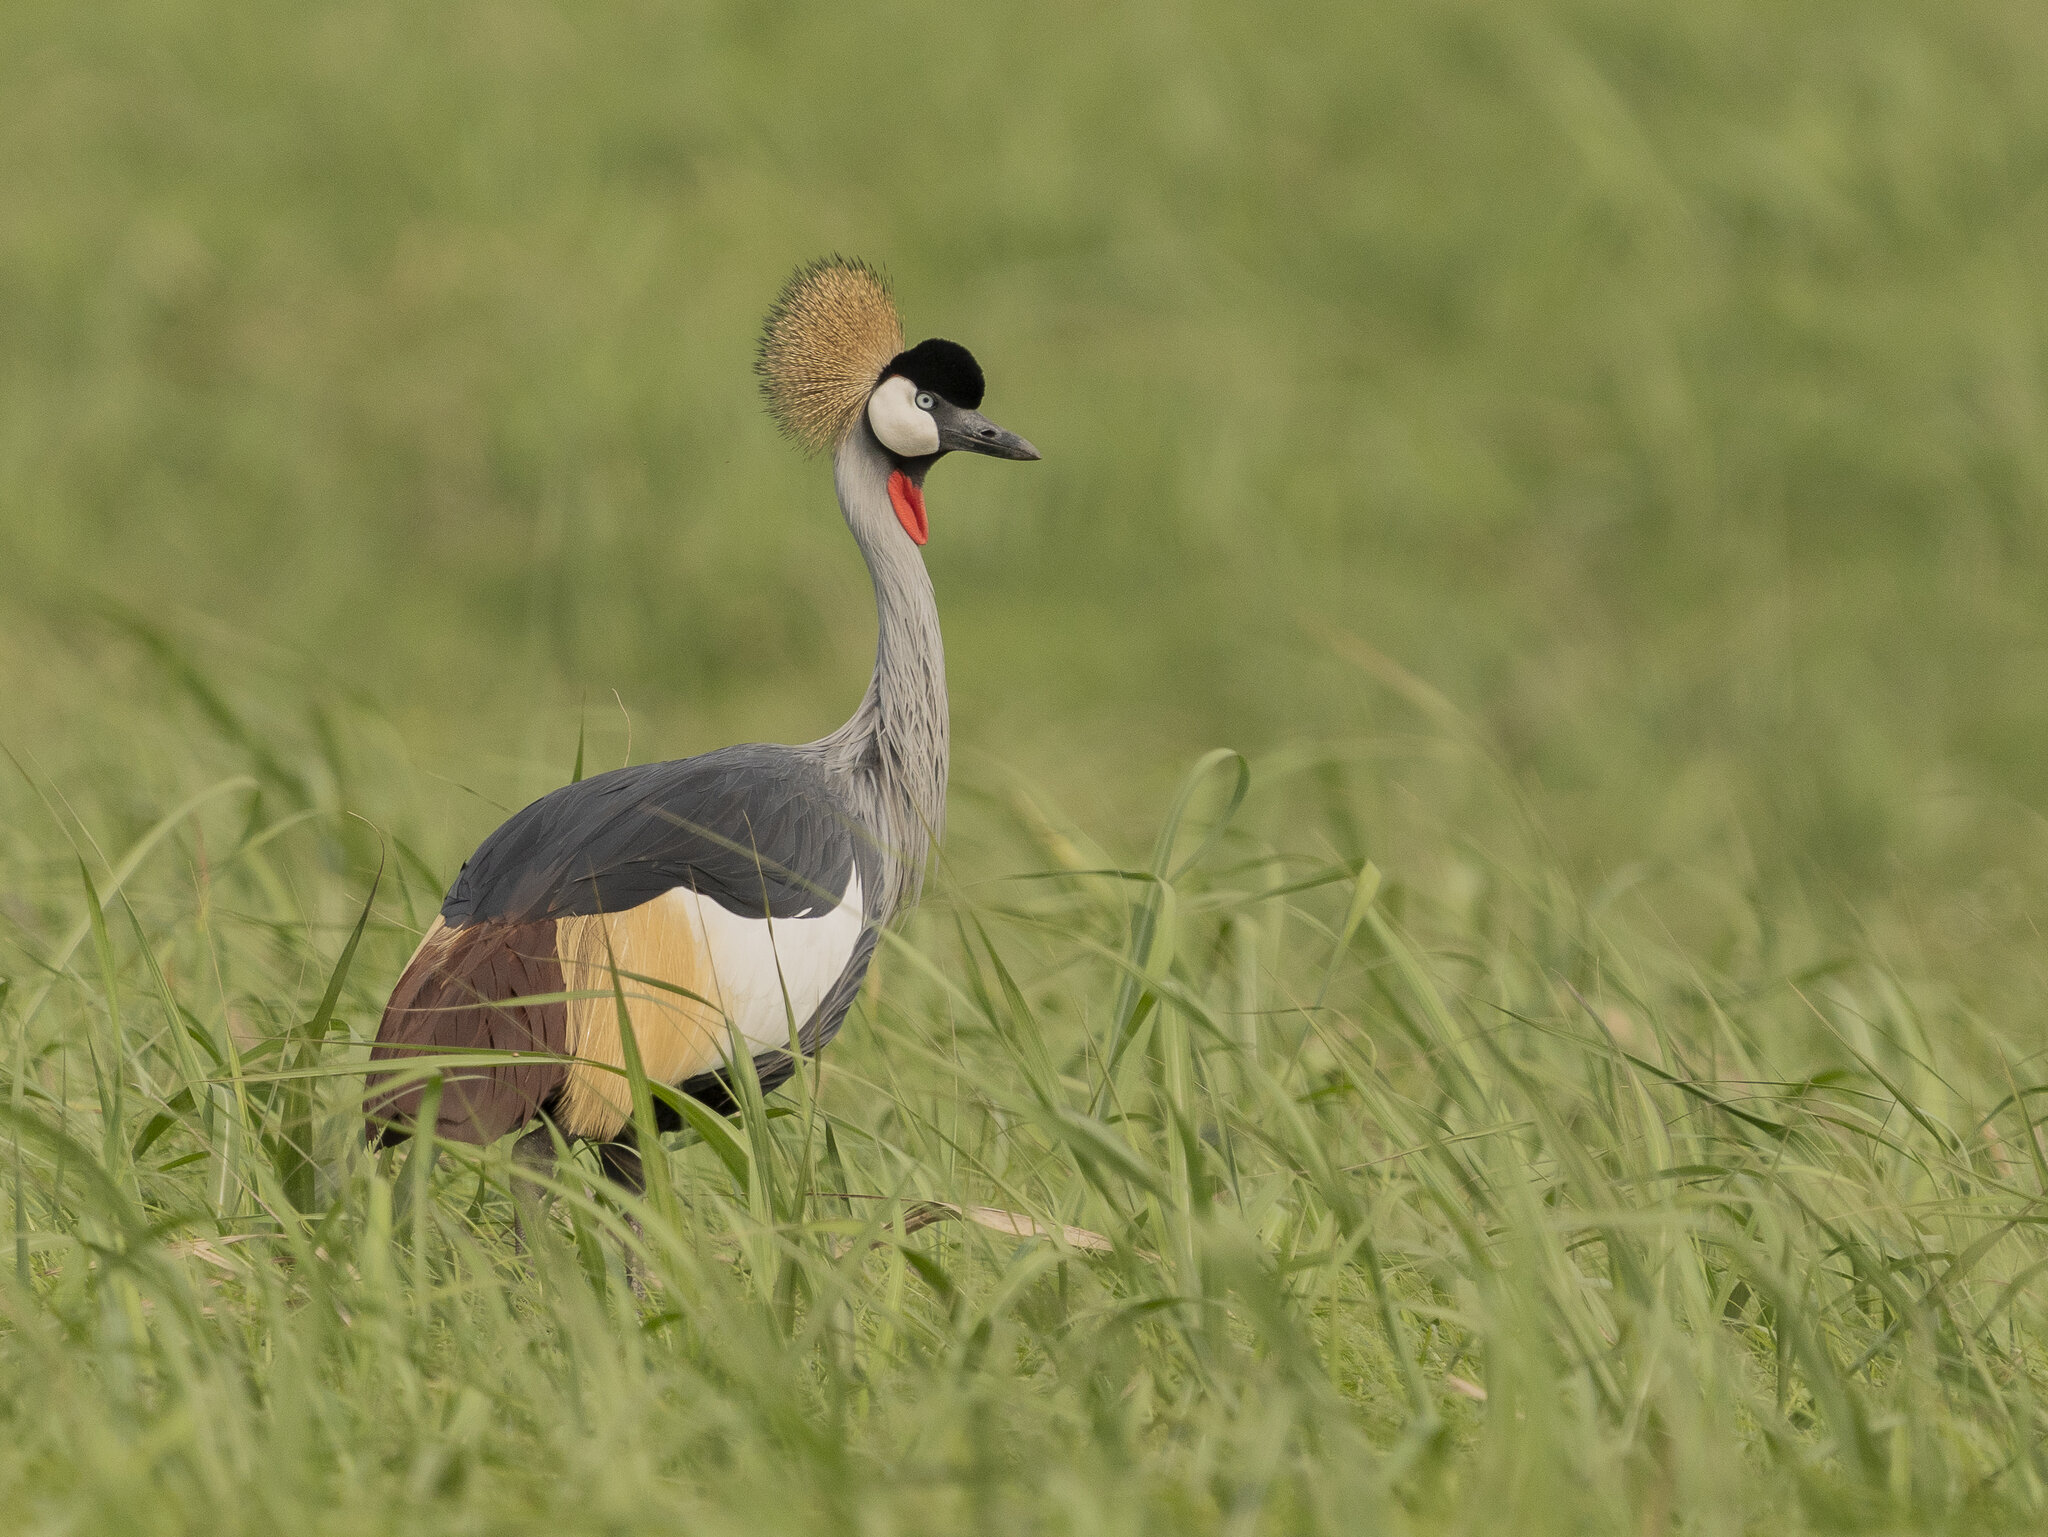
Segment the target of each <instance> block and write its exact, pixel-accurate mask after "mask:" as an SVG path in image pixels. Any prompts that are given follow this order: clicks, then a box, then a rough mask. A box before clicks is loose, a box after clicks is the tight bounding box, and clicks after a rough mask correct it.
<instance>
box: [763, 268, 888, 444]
mask: <svg viewBox="0 0 2048 1537" xmlns="http://www.w3.org/2000/svg"><path fill="white" fill-rule="evenodd" d="M902 350H903V322H902V321H901V320H899V319H898V318H897V316H896V302H895V300H893V299H892V298H890V296H889V285H888V284H887V282H885V281H884V280H883V278H882V275H881V274H880V273H879V272H877V271H875V269H874V268H872V267H870V266H868V264H867V263H865V262H861V261H851V260H849V259H847V258H846V257H843V256H828V257H825V258H823V259H822V260H819V261H814V262H811V263H810V264H809V265H807V266H804V267H800V268H798V269H797V272H796V275H795V276H794V277H792V278H791V279H790V280H789V282H788V283H787V284H785V285H784V287H783V290H782V293H781V295H780V296H779V297H778V298H777V299H776V301H775V306H774V308H773V309H771V310H769V312H768V323H767V325H766V326H764V327H763V328H762V331H761V350H760V355H759V357H758V358H756V360H755V362H754V372H755V373H757V374H759V375H760V376H761V393H762V394H763V395H765V396H766V397H767V398H768V410H769V413H770V414H771V415H772V416H773V417H774V418H775V424H776V425H777V426H778V427H780V428H781V429H782V430H783V432H785V433H786V434H788V435H789V436H790V437H791V438H793V439H794V440H795V441H796V442H798V443H800V444H802V445H803V446H804V447H805V448H806V449H808V450H810V451H812V452H816V451H817V450H819V449H822V448H830V447H832V446H833V445H834V444H836V443H837V442H838V441H839V440H840V439H841V438H843V437H845V436H846V434H847V432H848V431H849V430H850V429H851V428H852V427H853V424H854V423H855V422H856V421H858V420H859V419H860V413H861V411H862V409H863V408H864V407H865V406H866V405H867V401H868V396H869V394H870V393H871V392H872V391H873V390H874V387H875V381H876V380H878V379H879V378H881V376H882V370H883V369H884V368H886V367H888V366H889V360H890V359H891V358H893V357H895V356H896V355H897V354H898V353H899V352H901V351H902Z"/></svg>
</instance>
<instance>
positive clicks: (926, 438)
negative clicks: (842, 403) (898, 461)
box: [868, 374, 939, 459]
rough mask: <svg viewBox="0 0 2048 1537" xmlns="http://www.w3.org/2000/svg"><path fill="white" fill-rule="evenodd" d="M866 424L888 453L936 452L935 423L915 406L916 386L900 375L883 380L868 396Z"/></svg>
mask: <svg viewBox="0 0 2048 1537" xmlns="http://www.w3.org/2000/svg"><path fill="white" fill-rule="evenodd" d="M868 425H869V426H870V427H872V428H874V429H875V436H876V437H878V438H880V439H881V440H882V446H883V447H884V448H886V449H888V450H889V451H890V452H891V453H895V454H901V455H902V456H903V457H904V458H906V459H916V458H919V457H921V456H922V455H925V454H935V453H937V452H938V451H939V424H938V423H937V422H935V421H933V420H932V414H931V412H929V411H920V410H918V408H917V386H916V385H914V384H912V383H911V382H910V381H909V380H908V379H906V378H904V377H903V375H901V374H897V375H896V376H895V377H894V378H892V379H884V380H883V381H882V382H881V384H880V385H878V386H877V387H876V389H875V392H874V394H872V395H870V396H869V397H868Z"/></svg>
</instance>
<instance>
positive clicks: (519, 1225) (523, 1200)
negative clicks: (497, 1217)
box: [512, 1121, 555, 1254]
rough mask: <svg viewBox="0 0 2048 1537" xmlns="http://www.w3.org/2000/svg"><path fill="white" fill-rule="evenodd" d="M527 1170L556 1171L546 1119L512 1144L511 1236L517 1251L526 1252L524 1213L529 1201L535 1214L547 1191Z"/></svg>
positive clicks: (536, 1214)
mask: <svg viewBox="0 0 2048 1537" xmlns="http://www.w3.org/2000/svg"><path fill="white" fill-rule="evenodd" d="M529 1171H530V1172H531V1173H533V1174H538V1175H543V1176H545V1175H549V1174H552V1173H554V1172H555V1136H554V1133H553V1131H551V1130H550V1129H549V1127H548V1123H547V1122H546V1121H542V1122H541V1123H540V1124H539V1125H538V1126H536V1127H534V1128H533V1130H532V1131H530V1132H528V1133H527V1134H526V1135H525V1136H523V1137H521V1138H520V1139H519V1140H518V1141H517V1142H515V1143H513V1144H512V1236H513V1238H514V1239H515V1240H516V1241H517V1243H518V1245H519V1252H520V1253H522V1254H524V1253H526V1252H528V1247H529V1246H528V1244H527V1241H526V1215H527V1206H528V1203H531V1204H532V1206H533V1210H534V1214H535V1216H536V1217H537V1216H538V1215H539V1213H540V1209H541V1203H542V1202H543V1201H544V1200H545V1199H546V1194H547V1193H546V1192H545V1191H544V1190H543V1189H542V1188H541V1187H540V1186H539V1184H537V1183H536V1182H535V1181H533V1180H532V1179H529V1178H527V1177H526V1176H527V1174H528V1173H529Z"/></svg>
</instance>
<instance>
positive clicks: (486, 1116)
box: [363, 919, 568, 1145]
mask: <svg viewBox="0 0 2048 1537" xmlns="http://www.w3.org/2000/svg"><path fill="white" fill-rule="evenodd" d="M561 991H562V964H561V960H560V959H559V957H558V955H557V952H556V946H555V923H554V921H553V920H552V919H543V920H541V921H539V922H534V923H503V922H491V921H485V922H482V923H472V924H465V925H464V926H463V927H461V928H447V927H444V926H440V925H438V924H437V925H436V927H435V928H434V930H433V931H431V932H430V933H429V934H428V936H427V939H426V942H425V943H424V944H422V945H421V946H420V949H419V953H418V954H417V955H415V956H414V957H413V958H412V964H410V965H409V966H407V967H406V968H405V973H404V975H403V976H401V977H400V978H399V979H398V985H397V986H396V987H395V988H393V989H392V992H391V1002H390V1003H389V1004H387V1005H386V1006H385V1009H384V1020H383V1023H382V1024H381V1025H380V1026H379V1027H378V1030H377V1044H376V1046H375V1047H374V1048H373V1049H372V1050H371V1052H370V1060H371V1061H372V1062H373V1063H377V1062H383V1063H391V1064H393V1065H397V1064H400V1063H403V1062H405V1061H406V1060H408V1059H410V1058H417V1057H428V1056H434V1055H436V1054H440V1053H446V1052H451V1051H477V1050H486V1051H540V1052H551V1053H554V1054H555V1055H558V1056H559V1055H564V1054H565V1053H566V1049H567V1042H568V1010H567V1007H566V1006H565V1005H564V1004H563V1003H561V1002H547V1003H522V1002H518V1001H516V1000H519V999H525V998H539V997H546V996H549V995H555V994H559V993H561ZM441 1072H442V1077H443V1087H442V1090H441V1106H440V1110H439V1112H438V1113H437V1114H436V1115H435V1117H434V1130H435V1132H436V1133H437V1134H438V1135H440V1136H442V1137H446V1138H448V1139H450V1140H451V1141H456V1142H472V1143H477V1144H483V1143H487V1142H495V1141H496V1140H497V1139H498V1138H499V1137H502V1136H504V1135H505V1134H506V1133H507V1132H509V1131H516V1130H517V1129H518V1128H519V1127H521V1126H524V1125H525V1124H526V1123H527V1122H528V1121H530V1120H532V1119H533V1117H534V1116H535V1115H536V1114H537V1113H538V1112H539V1111H540V1109H541V1107H542V1106H543V1105H544V1104H545V1103H546V1102H547V1100H548V1098H549V1097H550V1096H551V1095H553V1094H554V1093H555V1092H556V1091H557V1090H558V1089H560V1088H561V1086H562V1082H563V1078H564V1076H565V1074H566V1072H567V1069H566V1068H565V1067H564V1066H563V1065H562V1064H561V1063H558V1062H490V1063H479V1064H477V1065H476V1066H474V1067H469V1066H458V1067H451V1068H443V1069H441ZM387 1084H391V1085H392V1086H391V1087H388V1088H387V1087H385V1085H387ZM425 1087H426V1086H425V1083H424V1082H423V1081H421V1080H418V1079H413V1080H410V1081H405V1082H399V1083H396V1084H392V1075H391V1074H390V1073H389V1072H385V1073H379V1072H375V1071H372V1072H371V1073H370V1075H369V1077H368V1078H367V1079H366V1080H365V1082H364V1085H363V1090H364V1095H363V1114H364V1119H365V1122H366V1130H367V1133H368V1135H369V1138H370V1140H371V1142H372V1143H375V1144H379V1145H381V1144H384V1143H389V1142H394V1141H397V1140H399V1139H400V1138H402V1137H405V1136H407V1135H408V1134H410V1132H411V1130H412V1123H413V1121H414V1120H415V1118H416V1117H417V1116H418V1114H419V1107H420V1098H421V1095H422V1094H423V1093H424V1092H425Z"/></svg>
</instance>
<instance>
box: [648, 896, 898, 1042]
mask: <svg viewBox="0 0 2048 1537" xmlns="http://www.w3.org/2000/svg"><path fill="white" fill-rule="evenodd" d="M655 900H656V901H657V902H675V903H680V904H682V906H683V909H684V912H685V913H686V914H687V916H688V921H690V922H691V924H692V926H693V927H694V928H695V930H696V933H697V935H698V937H699V940H700V942H701V943H702V944H703V947H704V950H705V952H706V959H707V961H708V962H709V972H710V975H709V976H708V977H706V978H705V987H704V996H705V997H706V998H708V999H710V1000H711V1001H712V1002H714V1003H716V1004H717V1005H718V1006H719V1007H720V1008H722V1009H723V1010H724V1011H725V1013H726V1014H727V1015H728V1016H729V1017H730V1018H731V1020H732V1022H733V1023H734V1024H735V1025H737V1026H738V1027H739V1032H740V1035H741V1036H742V1037H743V1038H744V1039H745V1040H746V1042H747V1044H748V1046H750V1047H751V1048H752V1049H753V1050H754V1051H756V1052H762V1051H786V1050H788V1048H789V1039H790V1034H791V1032H792V1030H801V1029H802V1028H803V1027H804V1026H805V1025H806V1024H807V1023H809V1021H810V1017H811V1015H812V1014H814V1013H816V1012H817V1008H818V1005H819V1004H820V1003H822V1002H823V1001H824V998H825V994H826V993H827V992H829V991H830V990H831V987H832V984H833V983H834V982H836V981H838V980H839V974H840V973H841V972H842V971H844V970H845V969H846V963H847V962H848V961H850V960H851V959H853V951H854V946H856V945H857V944H859V943H860V931H861V926H862V912H861V889H860V868H859V866H857V865H856V866H855V867H854V871H853V875H852V877H851V879H849V880H848V881H847V883H846V894H845V895H844V896H842V897H841V898H840V899H839V905H838V906H837V907H833V908H830V909H828V910H827V911H825V912H823V913H816V912H815V911H814V912H813V914H812V915H811V916H809V917H803V918H744V917H741V916H740V915H739V914H738V913H735V912H729V911H727V910H726V909H725V908H723V907H720V906H719V905H718V904H717V903H716V902H708V901H706V900H705V899H704V898H703V897H702V896H700V895H698V894H697V893H696V892H694V891H688V890H685V889H683V888H680V887H678V888H677V889H675V890H673V891H668V892H664V893H663V894H662V895H661V896H659V897H656V898H655ZM821 905H822V904H821ZM729 1054H730V1053H729V1050H721V1052H720V1055H721V1056H726V1055H729Z"/></svg>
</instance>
